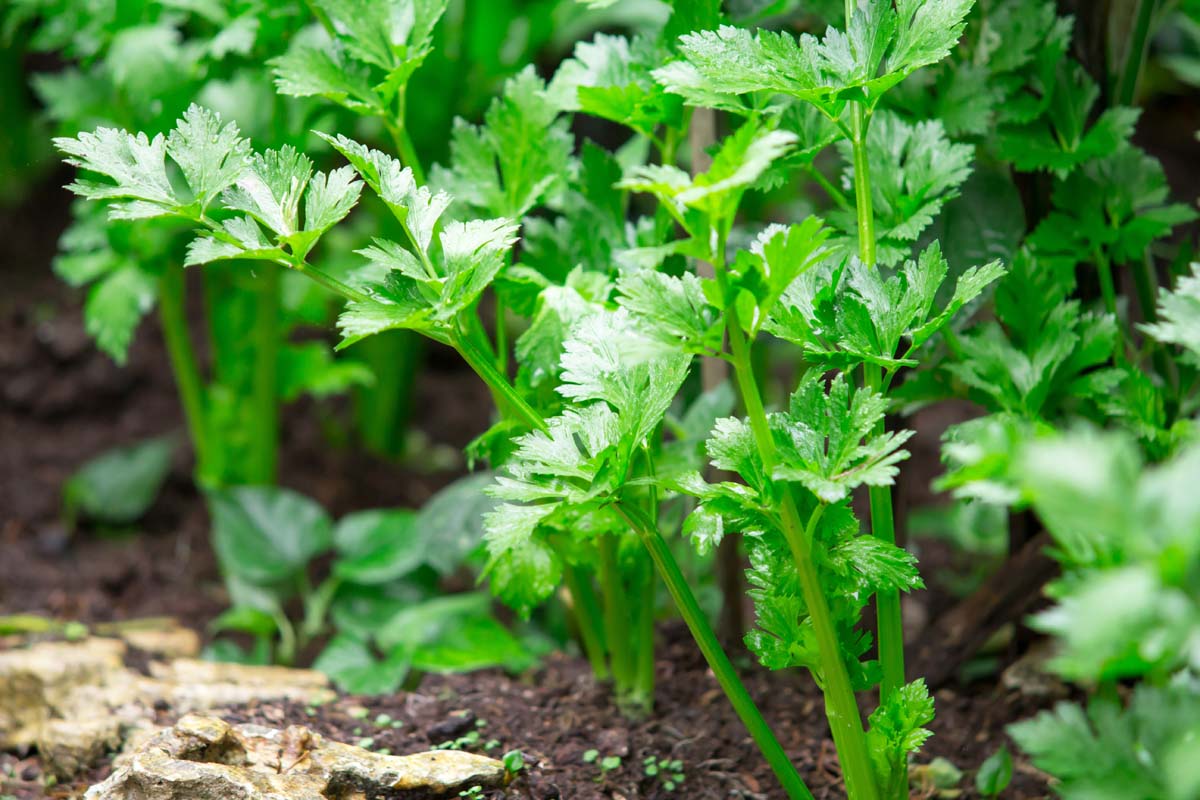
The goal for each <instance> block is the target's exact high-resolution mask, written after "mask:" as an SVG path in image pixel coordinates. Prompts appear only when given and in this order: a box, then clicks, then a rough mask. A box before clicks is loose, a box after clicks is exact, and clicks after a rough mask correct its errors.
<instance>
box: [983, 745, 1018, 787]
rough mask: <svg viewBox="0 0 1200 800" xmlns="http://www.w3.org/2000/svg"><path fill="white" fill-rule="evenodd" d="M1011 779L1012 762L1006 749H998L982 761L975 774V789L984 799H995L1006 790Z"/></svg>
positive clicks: (1001, 746) (1001, 747)
mask: <svg viewBox="0 0 1200 800" xmlns="http://www.w3.org/2000/svg"><path fill="white" fill-rule="evenodd" d="M1012 777H1013V760H1012V755H1011V754H1010V753H1009V752H1008V748H1007V747H1006V746H1004V745H1000V749H999V750H997V751H996V752H994V753H992V754H991V755H990V756H988V757H987V759H986V760H984V762H983V764H982V765H980V767H979V772H977V773H975V788H976V789H977V790H978V791H979V793H980V794H981V795H983V796H984V797H995V796H996V795H998V794H1000V793H1001V792H1003V791H1004V790H1005V789H1007V788H1008V784H1009V783H1011V782H1012Z"/></svg>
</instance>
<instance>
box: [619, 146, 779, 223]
mask: <svg viewBox="0 0 1200 800" xmlns="http://www.w3.org/2000/svg"><path fill="white" fill-rule="evenodd" d="M796 141H797V138H796V135H795V134H794V133H788V132H786V131H779V130H761V129H760V128H759V126H758V125H757V124H755V123H746V124H744V125H742V127H740V128H739V129H738V130H737V131H736V132H735V133H734V134H732V135H731V136H728V137H726V138H725V139H724V140H723V141H722V143H721V148H720V149H719V150H718V151H717V153H716V155H715V156H714V157H713V162H712V166H711V167H710V168H709V169H708V171H707V172H703V173H701V174H699V175H696V176H695V177H694V178H692V177H689V176H688V174H687V173H686V172H684V171H683V170H680V169H679V168H677V167H672V166H663V165H657V164H652V165H646V166H637V167H633V168H632V169H629V170H626V172H625V176H624V177H623V178H622V179H621V182H620V183H618V184H617V186H618V187H620V188H622V189H631V190H633V191H637V192H650V193H651V194H654V195H655V196H657V197H658V198H659V199H660V200H661V201H662V202H663V203H665V204H668V206H669V207H671V208H672V209H673V210H675V211H676V213H677V214H681V213H682V212H683V210H684V209H685V208H689V207H690V208H695V209H698V210H699V211H701V212H703V213H704V214H705V215H707V216H708V217H709V219H710V220H713V221H714V222H715V221H717V220H723V221H725V222H726V223H728V222H730V221H731V220H732V215H733V212H734V211H735V210H736V208H737V206H738V203H739V202H740V200H741V197H742V195H743V194H744V193H745V192H746V190H747V189H749V188H750V187H751V186H752V185H753V184H754V183H755V181H757V180H758V179H759V178H760V177H761V176H762V175H763V173H765V172H766V171H767V170H768V169H769V168H770V167H771V165H772V164H773V163H774V162H775V160H776V159H779V158H781V157H782V156H784V155H785V154H786V153H787V152H788V151H789V150H790V149H791V148H792V146H793V145H794V144H795V143H796Z"/></svg>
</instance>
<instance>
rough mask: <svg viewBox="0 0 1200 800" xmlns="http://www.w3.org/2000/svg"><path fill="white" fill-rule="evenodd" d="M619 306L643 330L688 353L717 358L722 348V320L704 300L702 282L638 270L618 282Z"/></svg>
mask: <svg viewBox="0 0 1200 800" xmlns="http://www.w3.org/2000/svg"><path fill="white" fill-rule="evenodd" d="M617 291H618V292H619V293H620V295H621V296H620V298H619V299H618V302H619V303H620V304H621V307H622V308H625V309H628V310H629V312H630V313H631V314H632V315H633V316H634V319H636V320H637V322H638V324H639V326H640V327H642V328H643V330H645V331H646V332H648V333H651V334H652V335H654V336H655V338H658V339H661V340H662V341H664V342H669V343H672V344H675V345H677V346H678V347H680V348H681V349H683V350H684V351H685V352H688V353H699V354H708V355H717V354H719V353H720V351H721V347H722V335H723V328H722V320H721V318H720V316H719V314H718V313H717V311H716V309H714V308H712V307H711V306H709V305H708V302H707V301H706V300H705V299H704V290H703V288H702V287H701V285H700V279H699V278H697V277H696V276H695V275H692V274H690V273H685V274H683V275H682V276H680V277H673V276H670V275H665V274H663V273H661V272H657V271H654V270H648V269H647V270H636V271H628V272H624V273H622V274H621V276H620V277H619V278H618V279H617Z"/></svg>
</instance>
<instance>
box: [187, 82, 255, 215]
mask: <svg viewBox="0 0 1200 800" xmlns="http://www.w3.org/2000/svg"><path fill="white" fill-rule="evenodd" d="M167 154H168V155H170V156H171V159H172V160H173V161H174V162H175V163H176V164H178V165H179V168H180V169H181V170H182V171H183V177H184V179H185V180H187V183H188V186H189V187H190V188H191V190H192V196H193V198H194V202H196V203H197V204H199V207H200V212H201V213H203V212H204V210H205V209H207V208H208V205H209V203H210V202H212V200H213V199H214V198H215V197H217V195H219V194H220V193H221V192H223V191H224V190H225V189H227V188H228V187H229V186H231V185H232V184H233V183H234V181H236V180H237V179H238V177H240V176H241V173H242V171H243V170H244V169H245V168H246V166H247V165H248V163H249V161H250V142H249V141H248V140H246V139H243V138H241V136H240V135H239V131H238V126H237V125H236V124H235V123H233V122H230V123H228V124H225V125H222V124H221V115H220V114H218V113H216V112H213V111H209V110H208V109H206V108H201V107H200V106H198V105H196V104H195V103H193V104H192V105H190V106H188V109H187V111H185V112H184V113H183V117H182V118H181V119H180V120H179V121H178V122H177V123H176V125H175V130H173V131H171V134H170V135H169V136H168V137H167Z"/></svg>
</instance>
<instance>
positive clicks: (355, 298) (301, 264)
mask: <svg viewBox="0 0 1200 800" xmlns="http://www.w3.org/2000/svg"><path fill="white" fill-rule="evenodd" d="M285 266H288V267H291V268H292V269H294V270H296V271H297V272H299V273H301V274H302V275H305V276H306V277H308V278H310V279H312V280H313V281H316V282H317V283H319V284H320V285H321V286H324V287H325V288H326V289H328V290H329V291H331V292H333V293H334V294H337V295H341V296H342V297H343V298H344V299H346V300H349V301H351V302H353V303H370V302H373V301H372V300H371V297H370V295H368V294H366V293H365V292H360V291H359V290H358V289H355V288H354V287H352V286H347V285H346V284H344V283H342V282H341V281H339V280H338V279H337V278H335V277H333V276H332V275H327V274H326V273H324V272H322V271H321V270H319V269H317V268H316V267H314V266H313V265H312V264H309V263H307V262H305V261H296V262H295V263H291V264H285Z"/></svg>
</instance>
